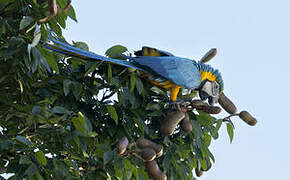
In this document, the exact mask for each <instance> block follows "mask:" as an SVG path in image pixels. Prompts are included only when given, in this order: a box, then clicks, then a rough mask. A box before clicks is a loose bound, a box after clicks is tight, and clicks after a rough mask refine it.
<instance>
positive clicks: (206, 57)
mask: <svg viewBox="0 0 290 180" xmlns="http://www.w3.org/2000/svg"><path fill="white" fill-rule="evenodd" d="M216 53H217V50H216V48H212V49H210V50H209V51H208V52H207V53H206V54H205V55H204V56H203V57H202V58H201V59H200V62H201V63H207V62H209V61H210V60H211V59H212V58H213V57H215V55H216Z"/></svg>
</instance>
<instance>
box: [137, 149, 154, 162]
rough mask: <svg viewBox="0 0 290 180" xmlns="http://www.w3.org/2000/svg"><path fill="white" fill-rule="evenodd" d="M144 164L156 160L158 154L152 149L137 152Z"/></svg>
mask: <svg viewBox="0 0 290 180" xmlns="http://www.w3.org/2000/svg"><path fill="white" fill-rule="evenodd" d="M137 152H138V154H139V155H140V156H141V157H142V159H143V161H144V162H147V161H152V160H154V159H155V158H156V152H155V151H154V150H153V149H152V148H144V149H139V150H137Z"/></svg>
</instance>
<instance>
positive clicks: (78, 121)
mask: <svg viewBox="0 0 290 180" xmlns="http://www.w3.org/2000/svg"><path fill="white" fill-rule="evenodd" d="M72 122H73V124H74V126H75V128H76V129H77V130H78V131H79V132H80V133H82V134H83V135H84V136H87V135H88V132H87V126H86V121H85V118H84V115H83V114H82V113H81V112H79V113H78V116H77V117H73V118H72Z"/></svg>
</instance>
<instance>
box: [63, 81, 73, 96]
mask: <svg viewBox="0 0 290 180" xmlns="http://www.w3.org/2000/svg"><path fill="white" fill-rule="evenodd" d="M71 83H72V82H71V80H69V79H66V80H64V81H63V92H64V95H65V96H67V95H68V93H69V92H70V88H69V87H70V85H71Z"/></svg>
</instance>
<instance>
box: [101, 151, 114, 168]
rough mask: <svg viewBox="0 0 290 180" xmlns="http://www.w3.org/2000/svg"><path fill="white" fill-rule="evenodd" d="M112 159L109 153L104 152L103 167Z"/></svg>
mask: <svg viewBox="0 0 290 180" xmlns="http://www.w3.org/2000/svg"><path fill="white" fill-rule="evenodd" d="M112 159H113V154H112V152H110V151H107V152H104V157H103V160H104V165H106V164H107V163H108V162H109V161H111V160H112Z"/></svg>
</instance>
